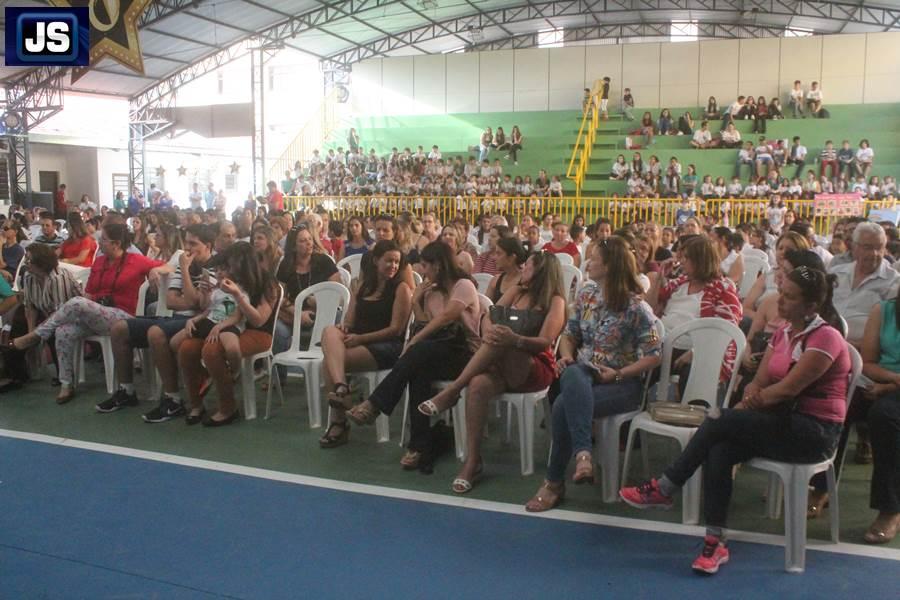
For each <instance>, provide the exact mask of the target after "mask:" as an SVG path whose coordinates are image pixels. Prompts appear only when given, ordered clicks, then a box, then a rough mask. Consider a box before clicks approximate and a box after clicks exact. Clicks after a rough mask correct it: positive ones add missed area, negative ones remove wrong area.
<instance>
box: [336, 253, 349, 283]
mask: <svg viewBox="0 0 900 600" xmlns="http://www.w3.org/2000/svg"><path fill="white" fill-rule="evenodd" d="M351 258H352V257H351ZM338 274H339V275H340V276H341V283H342V284H344V287H345V288H347V289H348V290H349V289H350V282H351V281H352V276H351V275H350V271H348V270H347V269H338Z"/></svg>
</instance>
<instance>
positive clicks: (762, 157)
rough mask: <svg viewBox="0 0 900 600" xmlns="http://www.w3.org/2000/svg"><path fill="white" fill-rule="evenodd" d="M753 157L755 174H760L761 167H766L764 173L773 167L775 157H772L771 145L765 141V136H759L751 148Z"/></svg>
mask: <svg viewBox="0 0 900 600" xmlns="http://www.w3.org/2000/svg"><path fill="white" fill-rule="evenodd" d="M753 154H754V158H755V160H756V174H757V176H759V177H761V176H762V168H763V166H765V167H766V174H768V173H769V171H771V170H772V169H773V168H774V167H775V159H774V158H772V147H771V146H769V143H768V142H767V141H766V136H764V135H761V136H759V141H757V143H756V146H755V147H754V148H753Z"/></svg>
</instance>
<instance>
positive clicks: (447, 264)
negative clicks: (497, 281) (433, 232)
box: [419, 241, 472, 294]
mask: <svg viewBox="0 0 900 600" xmlns="http://www.w3.org/2000/svg"><path fill="white" fill-rule="evenodd" d="M419 258H420V260H421V261H422V262H427V263H431V264H433V265H436V266H437V276H436V277H435V281H433V282H432V283H433V284H434V289H435V290H436V291H439V292H441V293H443V294H449V293H450V290H451V289H452V288H453V286H454V285H456V282H457V281H459V280H460V279H469V280H471V279H472V278H471V277H469V274H468V273H466V272H465V271H463V270H462V269H460V268H459V266H458V265H457V264H456V257H455V256H454V254H453V251H452V250H450V246H448V245H447V244H445V243H443V242H441V241H437V242H431V243H429V244H428V245H427V246H425V247H424V248H422V252H421V254H419Z"/></svg>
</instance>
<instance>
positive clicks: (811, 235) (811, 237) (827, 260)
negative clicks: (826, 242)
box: [791, 221, 834, 269]
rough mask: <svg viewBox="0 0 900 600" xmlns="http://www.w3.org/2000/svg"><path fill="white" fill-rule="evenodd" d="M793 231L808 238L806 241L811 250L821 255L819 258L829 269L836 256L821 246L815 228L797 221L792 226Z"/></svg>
mask: <svg viewBox="0 0 900 600" xmlns="http://www.w3.org/2000/svg"><path fill="white" fill-rule="evenodd" d="M791 231H796V232H797V233H799V234H800V235H802V236H803V237H805V238H806V241H807V242H809V249H810V250H812V251H813V252H815V253H816V254H818V255H819V258H821V259H822V262H823V263H824V264H825V268H826V269H827V268H828V267H829V265H830V264H831V259H833V258H834V255H833V254H831V252H829V251H828V250H826V249H825V248H823V247H822V246H820V245H819V241H818V239H816V230H815V229H813V226H812V225H811V224H809V223H806V222H801V221H795V222H794V223H793V224H792V225H791Z"/></svg>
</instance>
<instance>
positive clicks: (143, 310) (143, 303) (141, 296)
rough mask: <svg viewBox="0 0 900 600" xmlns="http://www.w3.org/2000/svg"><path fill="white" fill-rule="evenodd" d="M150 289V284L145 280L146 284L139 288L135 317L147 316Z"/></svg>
mask: <svg viewBox="0 0 900 600" xmlns="http://www.w3.org/2000/svg"><path fill="white" fill-rule="evenodd" d="M149 289H150V282H149V281H147V280H146V279H145V280H144V283H142V284H141V287H140V288H138V299H137V307H136V308H135V310H134V316H136V317H145V316H147V291H148V290H149Z"/></svg>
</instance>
